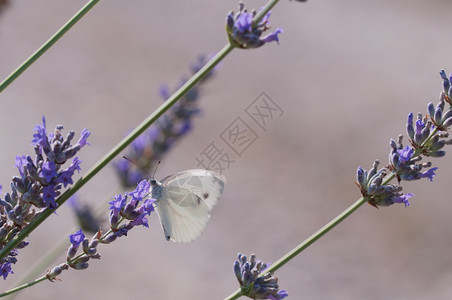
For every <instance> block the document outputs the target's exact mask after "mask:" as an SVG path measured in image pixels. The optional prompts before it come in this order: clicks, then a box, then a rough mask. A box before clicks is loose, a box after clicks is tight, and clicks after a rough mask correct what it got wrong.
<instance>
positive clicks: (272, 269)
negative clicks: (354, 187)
mask: <svg viewBox="0 0 452 300" xmlns="http://www.w3.org/2000/svg"><path fill="white" fill-rule="evenodd" d="M364 203H366V200H365V199H364V198H363V197H361V198H360V199H358V200H357V201H356V202H355V203H353V204H352V205H351V206H350V207H349V208H347V209H346V210H344V211H343V212H342V213H341V214H340V215H338V216H337V217H336V218H334V219H333V220H331V221H330V222H329V223H328V224H326V225H325V226H323V227H322V228H321V229H319V230H318V231H317V232H316V233H314V234H313V235H311V236H310V237H308V238H307V239H306V240H304V241H303V242H302V243H301V244H299V245H298V246H297V247H295V248H294V249H292V250H291V251H290V252H288V253H287V254H286V255H284V256H283V257H281V258H280V259H278V260H277V261H276V262H275V263H273V264H272V265H271V266H270V267H268V268H267V269H265V272H263V273H261V274H260V276H263V275H265V273H267V272H270V273H273V272H275V271H276V270H278V269H279V268H281V267H282V266H284V265H285V264H286V263H288V262H289V261H290V260H291V259H293V258H294V257H295V256H297V255H298V254H300V252H302V251H303V250H305V249H306V248H308V247H309V246H310V245H312V244H313V243H314V242H315V241H317V240H318V239H319V238H321V237H322V236H324V235H325V234H326V233H327V232H328V231H330V230H331V229H333V228H334V227H336V226H337V225H338V224H339V223H341V222H342V221H343V220H345V219H346V218H347V217H348V216H350V215H351V214H352V213H353V212H354V211H356V210H357V209H358V208H359V207H360V206H361V205H363V204H364ZM240 296H242V291H241V290H240V289H238V290H237V291H235V292H234V293H233V294H231V295H230V296H229V297H227V298H225V300H233V299H238V298H239V297H240Z"/></svg>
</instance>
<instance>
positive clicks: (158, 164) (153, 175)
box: [151, 160, 161, 179]
mask: <svg viewBox="0 0 452 300" xmlns="http://www.w3.org/2000/svg"><path fill="white" fill-rule="evenodd" d="M160 163H161V161H160V160H159V161H158V163H157V166H155V169H154V174H152V177H151V178H152V179H154V178H155V173H157V168H158V167H159V166H160Z"/></svg>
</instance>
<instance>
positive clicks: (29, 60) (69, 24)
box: [0, 0, 100, 93]
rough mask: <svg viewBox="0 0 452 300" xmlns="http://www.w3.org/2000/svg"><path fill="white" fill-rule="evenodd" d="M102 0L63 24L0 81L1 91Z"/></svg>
mask: <svg viewBox="0 0 452 300" xmlns="http://www.w3.org/2000/svg"><path fill="white" fill-rule="evenodd" d="M98 2H100V0H91V1H89V2H88V3H87V4H86V5H85V6H84V7H83V8H82V9H80V10H79V11H78V12H77V13H76V14H75V15H74V16H73V17H72V18H71V19H70V20H69V21H68V22H67V23H66V24H64V25H63V27H61V28H60V29H59V30H58V31H57V32H56V33H55V34H54V35H53V36H52V37H51V38H50V39H49V40H48V41H47V42H45V43H44V44H43V45H42V46H41V47H40V48H39V49H38V50H36V52H35V53H33V54H32V55H31V56H30V57H29V58H27V59H26V60H25V61H24V62H23V63H22V64H21V65H20V66H19V67H18V68H17V69H16V70H14V71H13V72H12V73H11V74H10V75H9V76H8V77H6V79H5V80H4V81H3V82H2V83H0V93H1V92H2V91H3V90H4V89H5V88H6V87H7V86H8V85H9V84H10V83H11V82H13V81H14V80H15V79H16V78H17V77H19V76H20V74H22V73H23V72H24V71H25V70H26V69H27V68H28V67H29V66H31V64H32V63H34V62H35V61H36V60H38V58H39V57H41V55H42V54H44V53H45V52H46V51H47V50H49V49H50V47H52V46H53V44H55V43H56V42H57V41H58V40H59V39H60V38H61V37H62V36H63V35H64V34H65V33H66V32H68V31H69V29H71V28H72V26H74V25H75V23H77V22H78V21H79V20H80V19H81V18H82V17H83V16H84V15H85V14H86V13H87V12H88V11H89V10H90V9H91V8H93V7H94V5H96V4H97V3H98Z"/></svg>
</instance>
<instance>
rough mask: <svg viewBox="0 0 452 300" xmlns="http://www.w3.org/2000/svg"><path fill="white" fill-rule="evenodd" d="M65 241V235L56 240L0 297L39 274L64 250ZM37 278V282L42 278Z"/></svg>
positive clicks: (23, 285) (66, 241)
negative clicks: (51, 247) (56, 242)
mask: <svg viewBox="0 0 452 300" xmlns="http://www.w3.org/2000/svg"><path fill="white" fill-rule="evenodd" d="M67 243H68V238H67V236H65V237H64V238H63V239H61V241H59V242H58V244H56V246H54V247H53V249H52V250H51V251H49V252H47V253H46V254H45V255H44V257H42V258H40V260H39V261H38V262H37V263H36V264H35V265H34V266H33V267H32V268H31V269H29V270H28V271H27V274H26V275H25V276H24V277H23V278H22V279H20V280H19V282H17V283H15V284H14V285H13V286H16V287H15V288H14V289H12V290H9V291H7V292H5V293H2V294H0V297H4V296H6V295H9V294H11V293H13V292H17V291H19V290H20V289H18V290H16V289H17V288H19V287H22V288H21V289H24V288H26V287H28V286H27V284H26V283H27V282H29V281H30V280H32V279H33V278H36V277H37V276H38V275H39V274H41V272H42V270H43V269H45V268H46V267H48V266H49V265H50V264H51V263H52V261H54V260H55V258H56V257H57V256H58V255H60V254H61V252H63V251H64V249H66V248H67ZM44 277H45V276H44ZM37 280H40V281H39V282H41V281H42V280H43V279H41V278H39V279H37ZM36 283H37V282H36ZM34 284H35V283H34ZM32 285H33V284H32ZM30 286H31V285H30ZM17 295H18V294H13V295H11V296H10V297H8V298H7V299H8V300H11V299H13V298H14V297H15V296H17Z"/></svg>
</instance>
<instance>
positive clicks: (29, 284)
mask: <svg viewBox="0 0 452 300" xmlns="http://www.w3.org/2000/svg"><path fill="white" fill-rule="evenodd" d="M46 279H47V277H46V276H42V277H40V278H38V279H36V280H34V281H32V282H29V283H26V284H24V285H21V286H18V287H15V288H13V289H11V290H9V291H6V292H4V293H1V294H0V297H5V296H8V295H11V294H13V293H17V292H18V291H21V290H23V289H26V288H29V287H31V286H33V285H35V284H37V283H40V282H42V281H44V280H46Z"/></svg>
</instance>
